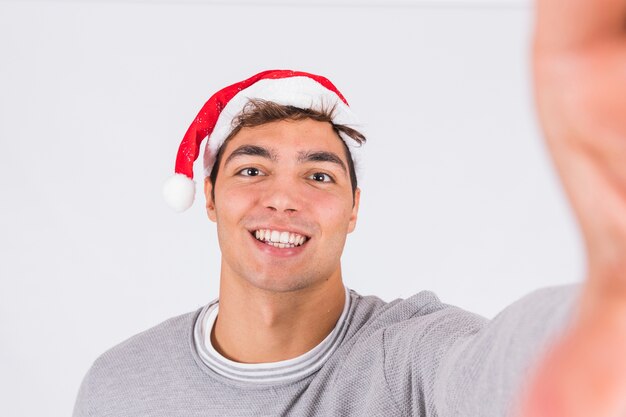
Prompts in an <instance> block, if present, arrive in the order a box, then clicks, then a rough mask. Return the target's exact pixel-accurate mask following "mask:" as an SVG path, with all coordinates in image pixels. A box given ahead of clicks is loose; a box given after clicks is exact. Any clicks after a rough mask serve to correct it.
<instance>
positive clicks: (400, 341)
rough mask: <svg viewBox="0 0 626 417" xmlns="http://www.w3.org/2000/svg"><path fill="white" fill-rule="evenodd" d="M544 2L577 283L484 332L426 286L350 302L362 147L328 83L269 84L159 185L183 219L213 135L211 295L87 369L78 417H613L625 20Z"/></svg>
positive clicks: (279, 78)
mask: <svg viewBox="0 0 626 417" xmlns="http://www.w3.org/2000/svg"><path fill="white" fill-rule="evenodd" d="M539 6H540V7H539V19H538V30H537V37H536V41H537V43H536V51H537V53H536V61H535V62H536V64H537V65H536V67H535V74H536V85H537V90H538V102H539V110H540V116H541V117H542V122H543V124H544V128H545V131H546V135H547V138H548V143H549V145H550V146H551V151H552V152H553V156H554V157H555V161H556V162H557V167H558V168H559V170H560V173H561V175H562V177H563V180H564V183H565V185H566V188H567V190H568V193H569V195H570V198H571V201H572V204H573V206H574V208H575V210H576V212H577V215H578V217H579V221H580V223H581V226H582V229H583V234H584V235H585V239H586V243H587V249H588V259H589V268H588V269H589V270H588V276H587V280H586V283H585V285H584V286H582V287H573V286H570V287H560V288H550V289H544V290H540V291H537V292H535V293H532V294H530V295H528V296H526V297H524V298H523V299H521V300H519V301H518V302H516V303H514V304H512V305H511V306H509V307H508V308H506V309H505V310H504V311H503V312H502V313H500V314H499V315H498V316H497V317H496V318H495V319H493V320H491V321H488V320H485V319H484V318H482V317H479V316H477V315H474V314H472V313H469V312H466V311H463V310H461V309H459V308H456V307H453V306H449V305H446V304H443V303H441V302H440V301H439V300H438V299H437V297H436V296H435V295H434V294H432V293H430V292H427V291H425V292H421V293H418V294H416V295H414V296H413V297H410V298H408V299H406V300H395V301H393V302H389V303H387V302H384V301H382V300H380V299H378V298H376V297H373V296H361V295H359V294H358V293H357V292H355V291H352V290H349V289H347V288H345V286H344V284H343V281H342V273H341V254H342V251H343V248H344V244H345V241H346V236H347V235H348V234H349V233H350V232H352V231H353V230H354V228H355V226H356V221H357V215H358V209H359V199H360V190H359V188H358V184H357V180H358V176H357V173H356V165H358V154H359V153H360V151H361V147H362V145H363V143H364V142H365V138H364V137H363V135H362V134H361V133H359V132H358V131H357V130H355V120H356V119H355V117H354V115H353V114H352V111H351V110H350V107H349V106H348V104H347V101H346V100H345V98H344V97H343V96H342V95H341V93H340V92H339V91H338V90H337V88H336V87H335V86H334V85H333V84H332V83H331V82H330V81H329V80H327V79H326V78H324V77H321V76H318V75H313V74H308V73H304V72H295V71H266V72H263V73H260V74H257V75H255V76H253V77H251V78H249V79H247V80H244V81H242V82H239V83H236V84H234V85H232V86H229V87H226V88H224V89H222V90H220V91H218V92H217V93H216V94H214V95H213V96H212V97H211V98H210V99H209V100H208V101H207V103H206V104H205V106H204V107H203V108H202V110H201V111H200V113H199V114H198V116H197V117H196V119H195V120H194V121H193V123H192V124H191V126H190V128H189V130H188V131H187V133H186V135H185V137H184V138H183V141H182V143H181V146H180V148H179V153H178V157H177V162H176V174H175V175H174V177H172V178H171V179H170V180H169V181H168V182H167V184H166V188H165V196H166V198H167V200H168V202H169V203H170V204H171V205H172V206H173V207H174V208H176V209H177V210H184V209H186V208H187V207H189V206H190V205H191V204H192V202H193V193H194V189H195V188H194V185H193V182H192V181H191V179H192V178H193V162H194V161H195V160H196V158H197V157H198V155H199V149H200V144H201V142H202V141H203V140H204V139H207V140H208V144H207V146H206V150H205V155H204V165H205V180H204V192H205V197H206V209H207V214H208V217H209V218H210V219H211V220H212V221H214V222H216V224H217V233H218V240H219V244H220V249H221V254H222V262H221V274H220V292H219V298H218V299H216V300H214V301H212V302H210V303H209V304H207V305H206V306H203V307H202V308H200V309H198V310H196V311H193V312H191V313H187V314H184V315H182V316H178V317H174V318H172V319H170V320H167V321H166V322H164V323H161V324H160V325H158V326H156V327H154V328H152V329H149V330H147V331H145V332H143V333H141V334H139V335H136V336H134V337H132V338H130V339H128V340H127V341H125V342H123V343H121V344H119V345H118V346H115V347H114V348H112V349H110V350H109V351H107V352H106V353H104V354H103V355H102V356H101V357H99V358H98V359H97V360H96V361H95V362H94V364H93V366H92V367H91V369H90V370H89V372H88V373H87V375H86V377H85V379H84V381H83V384H82V386H81V389H80V392H79V395H78V399H77V402H76V406H75V410H74V416H75V417H82V416H91V417H96V416H97V417H104V416H107V417H113V416H115V417H119V416H159V417H160V416H163V417H164V416H181V417H182V416H185V417H193V416H287V415H289V416H313V415H315V416H409V415H410V416H420V417H422V416H493V417H496V416H507V415H511V416H513V415H516V416H517V415H519V416H524V417H531V416H532V417H548V416H550V417H557V416H558V417H574V416H590V415H593V416H595V417H621V416H623V415H624V414H625V413H626V401H625V400H624V398H626V359H625V358H626V355H625V354H624V352H625V351H626V297H625V296H624V294H626V281H625V280H624V277H625V276H626V266H625V264H626V262H624V259H626V227H624V223H623V219H624V213H625V212H626V206H625V204H624V201H626V198H624V196H626V181H625V180H624V179H626V172H625V170H624V164H623V161H622V159H623V158H622V159H620V157H626V153H625V152H624V149H626V124H624V120H626V117H624V116H625V110H626V107H625V106H624V102H623V97H626V95H624V94H622V95H616V94H615V91H616V88H617V87H620V88H621V91H622V92H623V90H624V85H626V78H625V77H624V75H623V74H624V72H623V69H624V68H626V49H625V48H624V45H625V43H624V37H625V36H626V35H625V34H624V31H625V30H624V26H623V21H624V17H626V5H625V4H623V2H616V1H612V0H602V1H599V0H593V1H591V0H588V1H585V0H567V4H565V0H563V1H561V0H553V1H552V2H551V1H549V0H544V1H541V2H539ZM562 10H567V11H568V13H567V14H565V15H562V13H561V11H562ZM615 16H619V17H620V19H617V18H615ZM554 22H559V25H553V23H554ZM594 22H595V23H594ZM598 22H602V24H601V25H600V24H599V23H598ZM609 24H611V25H612V26H611V28H612V29H611V30H607V29H606V25H609ZM615 65H618V67H617V68H618V70H615V68H616V67H615ZM619 65H621V67H619ZM564 68H565V69H566V70H564ZM568 68H569V70H567V69H568ZM607 77H608V80H609V81H612V82H607V81H606V79H607ZM620 83H621V84H620ZM574 87H575V88H574ZM616 161H618V162H616Z"/></svg>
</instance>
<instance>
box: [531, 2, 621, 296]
mask: <svg viewBox="0 0 626 417" xmlns="http://www.w3.org/2000/svg"><path fill="white" fill-rule="evenodd" d="M534 74H535V95H536V101H537V109H538V112H539V118H540V121H541V124H542V127H543V131H544V134H545V137H546V140H547V143H548V147H549V149H550V151H551V154H552V157H553V159H554V162H555V164H556V166H557V170H558V172H559V174H560V176H561V179H562V181H563V184H564V186H565V189H566V192H567V194H568V197H569V199H570V202H571V204H572V207H573V209H574V212H575V214H576V217H577V218H578V222H579V224H580V227H581V231H582V233H583V237H584V239H585V247H586V252H587V261H588V276H589V277H590V278H593V279H597V280H598V282H597V284H598V286H600V287H601V286H603V285H606V286H607V287H608V288H610V290H611V291H614V290H618V289H619V290H620V291H622V293H623V294H626V273H623V272H626V1H624V0H537V18H536V30H535V45H534ZM616 273H620V274H621V277H620V278H621V279H619V278H618V277H617V275H616ZM622 273H623V274H622ZM605 280H606V281H607V282H605Z"/></svg>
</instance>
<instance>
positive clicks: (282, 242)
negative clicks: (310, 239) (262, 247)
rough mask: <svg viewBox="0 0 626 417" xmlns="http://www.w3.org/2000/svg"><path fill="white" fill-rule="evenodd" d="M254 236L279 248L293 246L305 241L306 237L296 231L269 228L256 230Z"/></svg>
mask: <svg viewBox="0 0 626 417" xmlns="http://www.w3.org/2000/svg"><path fill="white" fill-rule="evenodd" d="M254 236H255V237H256V238H257V239H258V240H260V241H262V242H265V243H267V244H269V245H272V246H274V247H277V248H281V249H284V248H294V247H296V246H300V245H302V244H303V243H304V242H305V241H306V237H304V236H302V235H299V234H297V233H290V232H279V231H278V230H269V229H259V230H256V231H255V232H254Z"/></svg>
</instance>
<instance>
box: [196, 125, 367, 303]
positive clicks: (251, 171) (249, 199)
mask: <svg viewBox="0 0 626 417" xmlns="http://www.w3.org/2000/svg"><path fill="white" fill-rule="evenodd" d="M211 187H212V185H211V182H210V181H209V180H208V179H207V180H206V181H205V195H206V197H207V213H208V215H209V218H210V219H211V220H213V221H215V222H216V223H217V232H218V239H219V243H220V248H221V251H222V277H223V278H224V277H226V278H228V279H231V278H232V279H239V280H244V281H246V282H247V283H248V284H251V285H253V286H255V287H257V288H262V289H265V290H270V291H280V292H282V291H294V290H299V289H304V288H309V287H312V286H315V285H316V284H321V283H323V282H325V281H327V280H329V279H340V278H341V267H340V257H341V253H342V251H343V247H344V244H345V240H346V235H347V234H348V233H350V232H352V230H354V227H355V225H356V219H357V212H358V205H359V195H360V191H359V190H358V189H357V190H356V193H355V195H354V200H353V195H352V187H351V183H350V176H349V173H348V161H347V159H346V154H345V149H344V145H343V143H342V142H341V139H340V138H339V137H338V136H337V134H336V133H335V131H334V130H333V128H332V126H331V125H330V123H326V122H318V121H314V120H311V119H305V120H300V121H292V120H285V121H278V122H271V123H268V124H265V125H261V126H257V127H250V128H243V129H241V130H240V131H239V132H238V133H237V134H236V135H235V136H234V137H232V138H231V139H230V141H229V142H228V143H227V144H226V145H225V149H224V151H223V155H222V159H221V161H220V167H219V174H218V176H217V179H216V181H215V190H214V191H215V200H213V199H212V198H211ZM285 242H286V243H285Z"/></svg>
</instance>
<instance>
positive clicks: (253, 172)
mask: <svg viewBox="0 0 626 417" xmlns="http://www.w3.org/2000/svg"><path fill="white" fill-rule="evenodd" d="M237 174H238V175H243V176H244V177H256V176H258V175H263V173H262V172H261V171H260V170H259V169H258V168H251V167H250V168H244V169H242V170H241V171H239V172H238V173H237Z"/></svg>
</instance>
